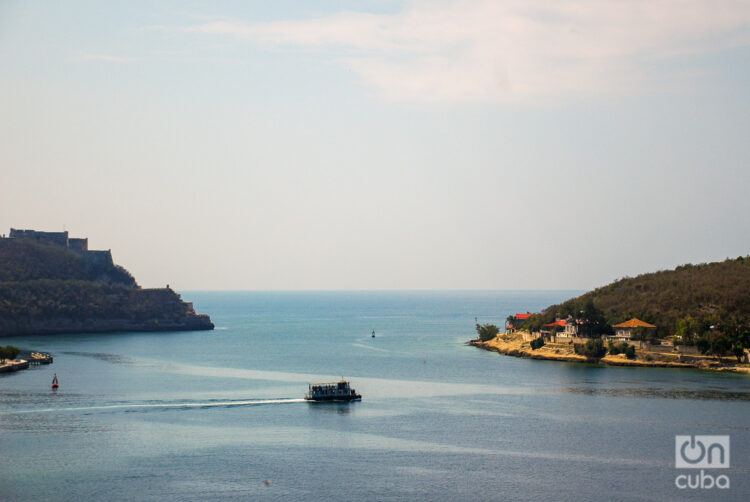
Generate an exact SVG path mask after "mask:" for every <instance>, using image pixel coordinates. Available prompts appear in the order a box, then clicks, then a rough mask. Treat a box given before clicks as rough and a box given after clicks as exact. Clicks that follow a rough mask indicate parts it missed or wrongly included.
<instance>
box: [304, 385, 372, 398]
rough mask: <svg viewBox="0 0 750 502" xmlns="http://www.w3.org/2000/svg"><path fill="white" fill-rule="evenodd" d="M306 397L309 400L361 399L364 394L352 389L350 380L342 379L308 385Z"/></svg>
mask: <svg viewBox="0 0 750 502" xmlns="http://www.w3.org/2000/svg"><path fill="white" fill-rule="evenodd" d="M305 399H306V400H308V401H315V402H323V401H339V402H340V401H345V402H348V401H361V400H362V396H361V395H360V394H357V391H355V390H354V389H352V387H351V385H349V382H348V381H346V380H341V381H339V382H323V383H311V384H309V385H308V389H307V394H306V395H305Z"/></svg>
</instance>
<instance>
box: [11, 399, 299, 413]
mask: <svg viewBox="0 0 750 502" xmlns="http://www.w3.org/2000/svg"><path fill="white" fill-rule="evenodd" d="M304 402H305V400H304V399H302V398H299V399H296V398H295V399H283V398H282V399H247V400H234V401H205V402H194V401H181V402H162V401H160V402H146V403H113V404H101V405H94V406H73V407H65V408H63V407H60V408H37V409H28V410H12V411H10V410H9V411H0V415H15V414H25V413H53V412H62V411H97V410H124V411H139V410H147V409H159V408H161V409H170V408H171V409H192V408H229V407H235V406H261V405H270V404H291V403H304Z"/></svg>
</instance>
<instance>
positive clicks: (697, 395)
mask: <svg viewBox="0 0 750 502" xmlns="http://www.w3.org/2000/svg"><path fill="white" fill-rule="evenodd" d="M560 392H563V393H566V394H579V395H587V396H610V397H629V398H648V399H697V400H702V401H750V392H737V391H727V390H720V389H710V388H709V389H697V390H696V389H663V388H658V387H626V388H599V387H563V388H561V389H560Z"/></svg>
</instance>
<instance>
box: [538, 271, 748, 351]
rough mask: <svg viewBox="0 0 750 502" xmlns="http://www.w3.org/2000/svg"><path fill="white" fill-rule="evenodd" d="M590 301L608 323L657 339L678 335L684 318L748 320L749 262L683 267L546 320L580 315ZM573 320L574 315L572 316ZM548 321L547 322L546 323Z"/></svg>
mask: <svg viewBox="0 0 750 502" xmlns="http://www.w3.org/2000/svg"><path fill="white" fill-rule="evenodd" d="M589 300H591V301H592V302H593V304H594V305H595V306H596V307H597V308H598V309H600V310H601V311H602V312H603V313H604V315H605V317H606V319H607V321H608V322H609V323H610V324H617V323H620V322H623V321H626V320H628V319H631V318H633V317H637V318H639V319H641V320H643V321H646V322H649V323H651V324H655V325H656V326H657V332H658V334H659V335H660V336H662V337H666V336H669V335H672V334H674V333H675V332H676V331H677V330H678V325H679V323H680V321H681V320H683V319H685V318H688V317H690V318H692V319H695V320H704V319H707V320H712V319H713V320H716V321H717V322H720V321H721V320H726V319H732V320H733V322H735V323H740V324H747V323H748V322H749V321H750V257H739V258H736V259H727V260H725V261H722V262H716V263H703V264H699V265H682V266H679V267H677V268H676V269H674V270H664V271H660V272H653V273H649V274H643V275H639V276H637V277H627V278H624V279H620V280H618V281H615V282H613V283H611V284H608V285H607V286H604V287H601V288H597V289H595V290H593V291H589V292H588V293H586V294H584V295H582V296H579V297H577V298H573V299H570V300H568V301H566V302H564V303H562V304H560V305H552V306H550V307H548V308H547V309H545V311H544V317H545V319H549V320H554V317H555V315H556V314H560V315H567V314H573V313H575V312H580V310H582V309H583V308H584V306H585V305H586V303H587V302H588V301H589ZM574 317H575V316H574ZM548 322H549V321H548Z"/></svg>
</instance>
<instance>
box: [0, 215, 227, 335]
mask: <svg viewBox="0 0 750 502" xmlns="http://www.w3.org/2000/svg"><path fill="white" fill-rule="evenodd" d="M213 328H214V325H213V323H212V322H211V319H210V317H209V316H208V315H205V314H198V313H196V312H195V310H194V309H193V305H192V303H191V302H186V301H183V300H182V298H181V297H180V295H179V294H177V293H176V292H174V291H173V290H172V289H170V288H169V286H167V287H166V288H153V289H144V288H141V287H140V286H139V285H138V284H137V283H136V281H135V279H134V278H133V276H132V275H131V274H130V273H129V272H128V271H127V270H126V269H124V268H123V267H121V266H119V265H116V264H115V263H114V262H113V260H112V252H111V250H106V251H99V250H89V249H88V239H86V238H71V237H69V235H68V232H41V231H36V230H17V229H11V231H10V234H9V236H8V237H5V236H2V238H0V336H13V335H41V334H58V333H102V332H126V331H183V330H211V329H213Z"/></svg>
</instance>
